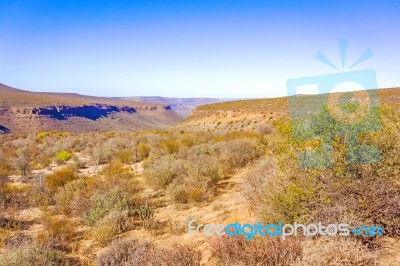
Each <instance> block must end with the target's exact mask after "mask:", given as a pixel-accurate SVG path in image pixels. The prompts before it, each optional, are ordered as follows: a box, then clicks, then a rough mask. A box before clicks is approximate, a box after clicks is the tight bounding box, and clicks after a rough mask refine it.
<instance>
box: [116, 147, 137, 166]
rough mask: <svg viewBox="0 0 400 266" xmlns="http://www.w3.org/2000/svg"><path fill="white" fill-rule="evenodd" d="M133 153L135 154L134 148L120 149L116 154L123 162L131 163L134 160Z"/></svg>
mask: <svg viewBox="0 0 400 266" xmlns="http://www.w3.org/2000/svg"><path fill="white" fill-rule="evenodd" d="M132 154H133V151H132V150H128V149H124V150H119V151H118V152H117V154H116V155H115V156H116V158H117V159H118V160H119V161H121V162H122V163H124V164H129V163H131V162H132Z"/></svg>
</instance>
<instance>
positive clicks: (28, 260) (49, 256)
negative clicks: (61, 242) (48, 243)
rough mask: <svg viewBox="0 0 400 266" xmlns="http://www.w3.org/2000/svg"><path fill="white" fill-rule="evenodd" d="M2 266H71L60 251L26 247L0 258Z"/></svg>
mask: <svg viewBox="0 0 400 266" xmlns="http://www.w3.org/2000/svg"><path fill="white" fill-rule="evenodd" d="M0 265H2V266H22V265H29V266H44V265H46V266H60V265H71V264H70V263H69V262H68V259H67V258H66V256H65V254H64V253H63V252H61V251H57V250H51V249H44V248H38V247H26V248H21V249H16V250H12V251H11V252H8V253H6V254H4V255H3V256H0Z"/></svg>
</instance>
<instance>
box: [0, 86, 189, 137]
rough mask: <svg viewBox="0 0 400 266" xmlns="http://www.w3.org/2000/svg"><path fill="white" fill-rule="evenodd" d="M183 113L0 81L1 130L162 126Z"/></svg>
mask: <svg viewBox="0 0 400 266" xmlns="http://www.w3.org/2000/svg"><path fill="white" fill-rule="evenodd" d="M182 119H183V116H182V115H180V114H179V113H177V112H175V111H174V110H173V109H172V108H171V107H169V106H166V105H163V104H159V103H150V102H147V103H144V102H137V101H132V100H123V99H118V98H106V97H93V96H85V95H80V94H74V93H39V92H30V91H25V90H20V89H15V88H12V87H9V86H6V85H4V84H0V131H1V132H3V133H8V132H11V133H12V132H23V133H29V132H41V131H50V130H57V131H68V132H89V131H121V130H138V129H162V128H167V127H169V126H171V125H175V124H177V123H179V122H180V121H181V120H182Z"/></svg>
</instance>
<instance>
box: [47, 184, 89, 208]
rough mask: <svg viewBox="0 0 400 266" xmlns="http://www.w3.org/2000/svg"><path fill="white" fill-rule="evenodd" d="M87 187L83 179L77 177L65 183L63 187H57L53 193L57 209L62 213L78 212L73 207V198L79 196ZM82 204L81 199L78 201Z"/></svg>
mask: <svg viewBox="0 0 400 266" xmlns="http://www.w3.org/2000/svg"><path fill="white" fill-rule="evenodd" d="M86 188H87V183H86V181H85V180H84V179H77V180H74V181H71V182H69V183H67V184H66V185H65V186H64V187H61V188H59V189H58V191H57V193H56V194H55V195H54V199H55V201H56V204H57V209H58V211H59V212H60V213H62V214H70V213H75V214H77V213H79V212H76V211H77V210H75V209H74V206H73V203H74V200H75V199H77V198H81V197H79V194H81V193H83V192H84V190H85V189H86ZM80 202H81V204H82V201H80Z"/></svg>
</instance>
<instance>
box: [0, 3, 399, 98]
mask: <svg viewBox="0 0 400 266" xmlns="http://www.w3.org/2000/svg"><path fill="white" fill-rule="evenodd" d="M349 2H350V1H324V0H320V1H314V0H311V1H287V0H286V1H285V0H281V1H267V0H264V1H252V0H229V1H228V0H223V1H221V0H201V1H198V0H195V1H189V0H186V1H184V0H182V1H167V0H164V1H161V0H155V1H154V0H132V1H101V0H98V1H62V0H52V1H44V0H24V1H6V0H0V83H4V84H7V85H10V86H13V87H17V88H21V89H26V90H32V91H54V92H77V93H81V94H88V95H98V96H144V95H151V96H152V95H159V96H174V97H221V98H234V97H240V98H241V97H244V98H253V97H254V98H255V97H276V96H284V95H286V80H288V79H291V78H296V77H306V76H314V75H322V74H332V73H337V72H338V71H337V70H334V69H332V68H329V67H328V66H326V65H324V64H322V63H321V62H319V61H317V60H315V55H316V53H317V51H321V52H323V53H324V54H325V55H326V56H328V57H329V58H330V59H331V60H332V62H334V63H335V64H337V65H340V53H339V48H338V43H337V41H338V39H341V38H346V39H348V40H349V44H348V52H347V54H348V56H347V58H346V63H348V65H347V66H349V64H350V63H351V62H354V61H355V60H356V59H357V58H358V56H360V55H361V54H362V53H363V52H364V51H365V50H366V49H368V48H370V49H371V50H372V52H373V54H374V55H373V57H371V58H370V59H368V60H367V61H365V62H364V63H362V64H360V65H359V66H357V67H355V68H354V69H353V70H362V69H371V68H372V69H375V70H376V72H377V77H378V86H379V87H394V86H399V85H400V76H399V70H400V67H399V62H400V52H399V49H400V48H399V47H400V36H399V35H400V33H399V32H400V30H399V27H400V15H399V14H400V1H395V0H393V1H385V0H382V1H369V0H364V1H356V0H355V1H351V3H349Z"/></svg>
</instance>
